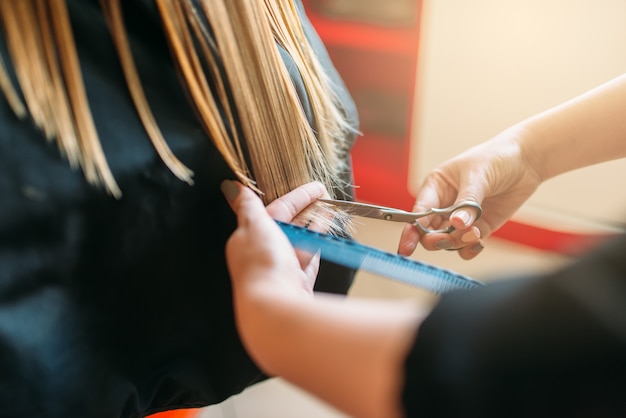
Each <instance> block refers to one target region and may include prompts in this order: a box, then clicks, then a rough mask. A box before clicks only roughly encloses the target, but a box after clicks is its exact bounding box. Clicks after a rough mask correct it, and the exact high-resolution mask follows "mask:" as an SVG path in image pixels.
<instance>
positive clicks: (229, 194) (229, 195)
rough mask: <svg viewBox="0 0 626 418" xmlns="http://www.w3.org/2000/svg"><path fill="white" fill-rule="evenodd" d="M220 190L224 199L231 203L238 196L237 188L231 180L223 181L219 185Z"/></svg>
mask: <svg viewBox="0 0 626 418" xmlns="http://www.w3.org/2000/svg"><path fill="white" fill-rule="evenodd" d="M220 188H221V189H222V193H223V194H224V196H225V197H226V199H228V200H229V201H231V202H232V201H233V200H235V198H237V196H238V195H239V187H238V186H237V184H236V183H235V182H234V181H232V180H224V181H223V182H222V184H221V185H220Z"/></svg>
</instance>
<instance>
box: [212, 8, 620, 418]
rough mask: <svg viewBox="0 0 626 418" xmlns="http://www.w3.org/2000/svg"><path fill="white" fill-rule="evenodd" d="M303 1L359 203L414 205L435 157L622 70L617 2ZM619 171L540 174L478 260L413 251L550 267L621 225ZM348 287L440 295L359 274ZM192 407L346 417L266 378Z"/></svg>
mask: <svg viewBox="0 0 626 418" xmlns="http://www.w3.org/2000/svg"><path fill="white" fill-rule="evenodd" d="M304 3H305V7H306V9H307V13H308V15H309V17H310V19H311V21H312V23H313V24H314V26H315V27H316V29H317V30H318V32H319V34H320V36H321V38H322V40H323V41H324V42H325V43H326V46H327V48H328V50H329V53H330V55H331V57H332V59H333V61H334V62H335V64H336V67H337V69H338V70H339V71H340V73H341V74H342V76H343V78H344V80H345V82H346V84H347V86H348V88H349V89H350V91H351V93H352V95H353V97H354V99H355V101H356V103H357V106H358V108H359V113H360V117H361V129H362V132H363V136H362V137H360V138H359V139H358V142H357V144H356V146H355V148H354V151H353V160H354V170H355V182H356V186H357V187H358V189H357V194H356V198H357V200H361V201H365V202H370V203H377V204H382V205H388V206H395V207H398V208H402V209H407V210H408V209H411V207H412V205H413V203H414V196H415V194H416V190H417V187H418V186H419V184H420V181H421V179H422V177H423V176H424V174H425V173H427V172H428V171H429V170H431V169H432V168H433V167H434V166H435V165H437V164H439V163H440V162H443V161H444V160H446V159H448V158H449V157H452V156H454V155H456V154H457V153H459V152H461V151H463V150H464V149H466V148H468V147H470V146H472V145H475V144H477V143H480V142H482V141H485V140H487V139H489V138H490V137H492V136H494V135H495V134H497V133H498V132H500V131H501V130H503V129H504V128H506V127H508V126H510V125H512V124H514V123H516V122H518V121H521V120H522V119H524V118H526V117H529V116H531V115H533V114H536V113H538V112H541V111H543V110H546V109H548V108H550V107H552V106H554V105H557V104H559V103H562V102H564V101H566V100H568V99H570V98H572V97H574V96H576V95H578V94H581V93H583V92H585V91H586V90H588V89H590V88H593V87H595V86H597V85H599V84H601V83H603V82H605V81H608V80H610V79H612V78H614V77H616V76H618V75H620V74H622V73H624V72H626V25H625V24H624V22H626V2H624V1H623V0H602V1H597V0H550V1H545V0H525V1H518V0H423V1H418V0H385V1H380V0H306V1H304ZM624 117H626V115H625V116H624ZM624 178H626V161H624V160H620V161H615V162H610V163H606V164H601V165H598V166H594V167H589V168H585V169H581V170H578V171H576V172H572V173H568V174H566V175H563V176H561V177H558V178H555V179H552V180H550V181H548V182H547V183H545V184H544V185H543V186H542V187H541V188H540V190H538V192H537V193H536V194H535V195H534V196H533V197H532V198H531V199H530V200H529V201H528V202H527V203H526V204H525V205H524V206H523V207H522V208H521V210H520V211H519V213H518V214H516V216H515V217H514V219H513V220H512V221H511V222H509V223H507V224H506V225H505V226H504V227H503V228H502V229H501V230H500V231H498V233H497V234H496V235H495V236H493V237H492V238H490V239H489V240H488V241H487V247H486V249H485V250H484V251H483V252H482V254H481V255H480V256H479V257H477V259H475V260H472V261H463V260H461V259H460V258H459V257H458V256H457V255H456V254H454V253H450V252H437V253H430V252H426V251H424V250H419V249H418V251H417V252H416V253H415V255H414V256H413V257H414V258H416V259H418V260H421V261H424V262H428V263H432V264H435V265H437V266H440V267H443V268H447V269H451V270H454V271H457V272H459V273H463V274H466V275H469V276H471V277H474V278H476V279H479V280H483V281H489V280H494V279H506V277H508V276H511V275H516V274H520V273H534V272H543V271H548V270H550V269H554V268H558V267H559V266H560V265H562V264H563V263H567V262H568V261H569V260H570V259H571V258H572V257H575V256H576V255H577V254H579V253H580V252H582V251H584V250H585V249H587V248H588V247H589V246H590V245H593V244H594V243H595V242H596V239H597V238H598V237H601V236H603V235H604V234H606V233H613V232H615V231H619V230H623V229H624V220H626V192H625V191H624V186H623V179H624ZM620 179H621V180H620ZM401 229H402V226H401V225H392V224H389V223H384V222H381V221H371V220H364V219H359V220H358V230H357V233H356V236H355V238H356V239H357V240H359V241H361V242H363V243H366V244H368V245H372V246H376V247H379V248H382V249H385V250H387V251H391V252H395V251H396V246H397V243H398V240H399V236H400V231H401ZM350 297H385V298H415V299H418V300H419V301H421V302H422V303H424V304H429V305H432V304H433V303H436V301H437V298H436V297H435V296H433V295H431V294H428V293H427V292H423V291H421V290H418V289H414V288H410V287H408V286H406V285H403V284H398V283H394V282H391V281H388V280H386V279H383V278H380V277H376V276H371V275H368V274H366V273H359V274H358V275H357V279H356V282H355V285H354V287H353V289H352V291H351V294H350ZM200 417H202V418H235V417H236V418H251V417H255V418H265V417H267V418H270V417H271V418H292V417H299V418H309V417H311V418H313V417H315V418H333V417H343V415H342V414H340V413H339V412H337V411H335V410H333V409H332V408H329V407H328V406H326V405H324V404H322V403H320V402H318V401H317V400H315V399H313V398H311V397H309V396H308V395H306V394H304V393H302V392H301V391H299V390H298V389H296V388H294V387H292V386H291V385H289V384H288V383H286V382H284V381H282V380H280V379H272V380H270V381H267V382H264V383H262V384H259V385H256V386H254V387H252V388H250V389H248V390H246V391H245V392H244V393H242V394H240V395H237V396H234V397H233V398H231V399H229V400H227V401H226V402H224V403H223V404H220V405H215V406H212V407H209V408H205V409H203V410H202V411H201V412H200Z"/></svg>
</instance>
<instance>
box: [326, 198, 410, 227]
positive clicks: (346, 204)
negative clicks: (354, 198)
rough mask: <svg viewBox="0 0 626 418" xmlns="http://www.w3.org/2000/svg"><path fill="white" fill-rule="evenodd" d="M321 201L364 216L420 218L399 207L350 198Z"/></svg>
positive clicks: (394, 220) (397, 220) (405, 219)
mask: <svg viewBox="0 0 626 418" xmlns="http://www.w3.org/2000/svg"><path fill="white" fill-rule="evenodd" d="M318 200H319V201H320V202H324V203H328V204H331V205H334V206H337V207H339V208H341V209H343V210H345V211H346V212H348V213H349V214H352V215H355V216H361V217H364V218H371V219H381V220H385V221H393V222H406V223H415V221H416V220H417V219H418V218H419V216H418V215H416V214H414V213H411V212H405V211H403V210H399V209H393V208H388V207H385V206H377V205H370V204H367V203H360V202H351V201H348V200H336V199H318Z"/></svg>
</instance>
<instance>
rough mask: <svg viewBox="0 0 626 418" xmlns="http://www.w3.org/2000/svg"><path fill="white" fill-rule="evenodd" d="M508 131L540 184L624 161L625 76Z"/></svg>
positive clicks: (625, 128) (625, 151) (625, 133)
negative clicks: (515, 131) (515, 133)
mask: <svg viewBox="0 0 626 418" xmlns="http://www.w3.org/2000/svg"><path fill="white" fill-rule="evenodd" d="M514 129H519V130H520V131H521V134H520V135H518V137H519V138H521V139H520V146H521V149H522V152H523V154H524V156H525V157H526V158H527V159H528V161H529V162H530V164H531V165H532V166H533V167H535V169H536V170H537V172H538V173H539V175H540V176H541V178H542V179H543V180H546V179H549V178H552V177H555V176H557V175H559V174H562V173H565V172H567V171H570V170H574V169H577V168H581V167H585V166H589V165H592V164H597V163H601V162H605V161H609V160H614V159H618V158H622V157H626V75H623V76H621V77H618V78H616V79H614V80H612V81H610V82H608V83H605V84H603V85H601V86H599V87H597V88H595V89H593V90H590V91H589V92H587V93H585V94H583V95H581V96H579V97H576V98H575V99H573V100H570V101H568V102H566V103H564V104H562V105H560V106H557V107H555V108H553V109H550V110H548V111H546V112H544V113H541V114H539V115H537V116H535V117H532V118H530V119H528V120H526V121H524V122H522V123H521V124H519V125H518V126H516V127H515V128H514Z"/></svg>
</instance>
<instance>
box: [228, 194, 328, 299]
mask: <svg viewBox="0 0 626 418" xmlns="http://www.w3.org/2000/svg"><path fill="white" fill-rule="evenodd" d="M222 191H223V192H224V194H225V196H226V197H227V199H228V201H229V203H230V205H231V207H232V208H233V210H234V211H235V213H236V214H237V220H238V224H239V226H238V228H237V230H236V231H235V232H234V233H233V235H232V236H231V238H230V239H229V241H228V243H227V246H226V260H227V263H228V267H229V270H230V274H231V279H232V281H233V286H234V287H235V291H238V290H243V291H246V292H248V291H253V292H256V291H258V290H263V292H265V291H266V290H267V289H269V288H270V287H275V288H276V289H275V291H279V292H294V291H295V292H299V291H304V292H305V293H311V292H312V289H313V285H314V284H315V278H316V276H317V271H318V267H319V257H316V256H311V254H307V253H304V252H296V251H295V250H294V249H293V247H292V246H291V244H290V243H289V241H288V239H287V238H286V237H285V235H284V234H283V233H282V231H281V230H280V228H279V227H278V225H276V223H275V222H274V220H273V219H276V220H280V221H283V222H290V223H294V224H301V225H302V224H306V223H308V221H307V219H308V217H307V216H306V215H305V214H306V211H305V209H307V208H308V207H309V206H310V205H311V204H313V203H315V202H316V201H317V199H318V198H320V197H324V196H327V194H326V189H325V188H324V186H323V185H322V184H320V183H316V182H314V183H309V184H305V185H303V186H300V187H298V188H297V189H295V190H293V191H291V192H290V193H288V194H286V195H285V196H282V197H280V198H278V199H276V200H274V201H273V202H272V203H270V204H269V205H268V206H267V208H266V207H264V206H263V203H262V202H261V200H260V199H259V198H258V197H257V196H256V195H255V194H254V193H253V192H252V191H251V190H250V189H248V188H246V187H244V186H243V185H241V184H240V183H237V182H232V181H225V182H224V183H223V184H222ZM272 218H273V219H272ZM309 227H310V228H314V227H315V225H310V226H309ZM257 285H260V286H261V289H256V287H255V286H257Z"/></svg>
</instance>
